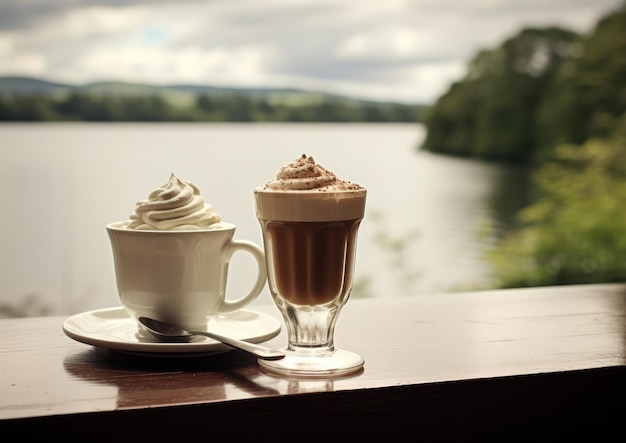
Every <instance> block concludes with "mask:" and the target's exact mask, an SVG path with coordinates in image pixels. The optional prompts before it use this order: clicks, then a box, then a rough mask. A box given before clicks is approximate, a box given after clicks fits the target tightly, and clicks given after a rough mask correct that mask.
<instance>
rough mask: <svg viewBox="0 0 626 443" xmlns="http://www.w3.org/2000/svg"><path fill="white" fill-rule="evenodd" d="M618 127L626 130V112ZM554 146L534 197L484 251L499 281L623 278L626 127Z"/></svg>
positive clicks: (511, 284)
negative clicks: (512, 226) (605, 136)
mask: <svg viewBox="0 0 626 443" xmlns="http://www.w3.org/2000/svg"><path fill="white" fill-rule="evenodd" d="M621 121H622V125H618V127H619V128H620V131H621V130H622V129H621V128H626V114H624V115H623V117H622V119H621ZM620 131H617V134H616V135H615V137H613V138H612V139H610V140H597V139H592V140H589V141H587V142H586V143H585V144H583V145H582V146H576V145H561V146H559V147H558V148H557V149H556V150H555V152H554V157H553V158H552V159H551V160H550V161H549V162H546V163H545V164H544V165H543V166H542V167H541V168H540V169H539V171H538V173H537V184H538V188H539V190H540V192H541V197H540V198H539V199H538V200H537V201H536V202H535V203H533V204H532V205H530V206H529V207H527V208H526V209H524V210H523V211H522V212H521V213H520V214H519V217H518V218H519V222H520V225H521V226H522V227H521V228H520V229H519V230H517V231H515V232H513V233H511V234H509V236H508V237H506V238H505V239H504V241H503V242H502V243H500V244H499V245H498V246H497V247H496V248H494V250H493V251H491V253H490V256H489V258H490V260H491V261H492V263H493V264H494V269H495V272H496V279H497V282H496V285H497V286H499V287H522V286H545V285H560V284H580V283H602V282H618V281H622V282H623V281H626V267H625V266H624V263H626V205H624V202H625V201H626V131H625V132H620Z"/></svg>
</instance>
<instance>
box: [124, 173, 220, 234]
mask: <svg viewBox="0 0 626 443" xmlns="http://www.w3.org/2000/svg"><path fill="white" fill-rule="evenodd" d="M220 221H221V217H220V216H219V215H218V214H216V213H215V212H214V211H213V207H212V206H211V205H210V204H208V203H206V202H205V201H204V197H202V195H200V190H199V189H198V187H197V186H196V185H194V184H193V183H191V182H188V181H184V180H181V179H179V178H178V177H176V176H175V175H174V174H173V173H172V174H171V175H170V179H169V181H168V182H167V183H166V184H164V185H163V186H161V187H160V188H158V189H155V190H154V191H152V192H151V193H150V195H149V196H148V199H147V200H140V201H138V202H137V203H136V204H135V213H134V214H132V215H131V216H130V220H129V221H128V224H127V225H126V228H128V229H136V230H194V229H196V230H197V229H206V228H208V227H212V225H215V224H217V223H219V222H220Z"/></svg>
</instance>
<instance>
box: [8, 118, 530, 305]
mask: <svg viewBox="0 0 626 443" xmlns="http://www.w3.org/2000/svg"><path fill="white" fill-rule="evenodd" d="M423 137H424V128H423V127H422V126H420V125H415V124H398V125H395V124H392V125H375V124H245V123H243V124H173V123H172V124H169V123H168V124H134V123H132V124H85V123H68V124H61V123H54V124H39V123H38V124H3V125H0V184H1V186H2V192H0V206H1V207H2V229H1V230H0V242H1V244H2V249H1V250H0V305H2V306H4V310H5V311H6V310H7V308H15V309H17V310H21V309H22V308H24V307H25V304H26V303H27V300H31V301H32V300H35V301H36V303H35V305H34V306H31V307H30V309H31V311H30V313H31V314H32V315H34V314H50V315H52V314H55V315H56V314H72V313H76V312H81V311H84V310H88V309H96V308H102V307H108V306H117V305H119V300H118V298H117V293H116V289H115V281H114V274H113V262H112V256H111V251H110V245H109V240H108V237H107V235H106V232H105V225H106V224H107V223H109V222H111V221H116V220H123V219H126V218H127V217H128V215H129V214H130V213H131V212H132V210H133V207H134V204H135V202H136V201H137V200H139V199H142V198H145V197H146V196H147V195H148V193H149V192H150V191H152V190H153V189H154V188H157V187H159V186H160V185H162V184H163V183H165V182H166V181H167V179H168V178H169V175H170V173H171V172H174V173H175V174H176V175H177V176H179V177H180V178H183V179H186V180H189V181H192V182H194V183H195V184H196V185H198V187H199V188H200V190H201V192H202V193H203V195H204V196H205V198H206V200H207V201H208V202H209V203H211V204H212V205H213V206H214V208H215V210H216V211H217V212H218V213H219V214H221V215H222V218H223V219H224V220H225V221H229V222H232V223H235V224H236V225H237V226H238V229H237V234H236V237H237V238H245V239H249V240H252V241H254V242H256V243H258V244H261V233H260V228H259V225H258V222H257V220H256V218H255V215H254V206H253V197H252V189H253V188H254V187H255V186H257V185H260V184H263V183H265V182H266V181H267V180H269V179H270V178H272V176H273V175H274V173H275V172H276V170H277V169H278V168H279V167H280V166H282V165H284V164H286V163H288V162H290V161H292V160H294V159H295V158H297V157H298V156H300V155H301V154H302V153H306V154H308V155H312V156H313V157H314V158H315V159H316V161H318V162H319V163H320V164H322V165H324V166H326V167H327V168H329V169H331V170H332V171H334V172H335V173H336V174H337V175H338V176H340V177H342V178H345V179H348V180H351V181H354V182H358V183H360V184H362V185H364V186H365V187H367V189H368V201H367V210H366V218H365V220H364V222H363V223H362V225H361V229H360V232H359V244H358V249H357V254H358V256H357V265H356V283H355V289H354V291H353V296H354V297H397V296H402V295H406V294H426V293H433V292H435V293H437V292H446V291H457V290H464V289H476V288H489V287H490V284H491V281H490V277H491V271H490V268H489V266H488V264H487V263H486V262H485V260H484V258H483V254H484V252H485V250H486V249H487V248H489V247H491V245H492V244H493V243H494V241H495V239H494V237H493V236H480V235H478V233H479V231H480V230H481V227H482V226H484V225H485V223H489V224H493V225H494V226H496V227H498V228H502V229H506V227H507V226H508V223H509V222H510V220H511V215H512V213H514V212H515V211H516V210H517V209H518V208H519V207H520V206H521V205H522V204H524V202H525V193H524V190H525V178H526V173H525V171H523V170H518V169H515V168H512V167H505V166H502V165H495V164H489V163H484V162H479V161H472V160H466V159H457V158H451V157H444V156H439V155H434V154H429V153H424V152H418V150H417V147H418V146H419V144H420V143H421V141H422V139H423ZM251 272H254V271H253V264H252V260H251V259H249V260H248V258H246V257H245V256H241V257H239V256H237V255H236V256H235V258H234V259H233V262H232V264H231V278H230V280H229V286H228V293H229V294H233V295H234V294H236V293H240V292H242V291H247V289H248V287H249V284H251V279H252V277H251V276H249V274H250V273H251ZM255 303H270V296H269V291H268V290H267V288H266V289H265V290H264V292H263V294H262V295H261V296H260V298H259V299H258V300H257V301H256V302H255ZM37 308H40V309H37ZM0 314H1V311H0Z"/></svg>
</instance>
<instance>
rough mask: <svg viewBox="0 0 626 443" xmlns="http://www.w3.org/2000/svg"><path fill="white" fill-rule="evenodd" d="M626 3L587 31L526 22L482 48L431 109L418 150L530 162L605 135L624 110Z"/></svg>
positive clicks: (625, 95)
mask: <svg viewBox="0 0 626 443" xmlns="http://www.w3.org/2000/svg"><path fill="white" fill-rule="evenodd" d="M625 79H626V7H624V6H623V7H621V8H620V9H618V10H617V11H615V12H613V13H611V14H609V15H608V16H606V17H605V18H603V19H601V20H600V21H599V22H598V24H597V26H596V28H595V29H594V31H593V32H592V33H591V34H590V35H589V36H580V35H577V34H576V33H574V32H572V31H568V30H565V29H561V28H554V27H552V28H545V29H525V30H522V31H521V32H520V33H518V34H517V35H516V36H514V37H512V38H510V39H508V40H506V41H505V42H504V43H503V44H502V45H500V46H499V47H498V48H496V49H493V50H484V51H481V52H479V53H478V54H477V55H476V57H475V58H474V59H473V60H472V61H471V63H470V64H469V66H468V71H467V75H466V76H465V78H464V79H463V80H462V81H459V82H457V83H454V84H453V85H452V86H451V87H450V89H449V91H448V92H447V93H446V94H444V95H443V96H442V97H441V98H440V99H439V100H438V101H437V103H436V104H435V105H434V106H433V108H432V109H431V111H430V113H429V115H428V117H427V119H426V125H427V127H428V135H427V137H426V139H425V141H424V144H423V145H422V148H423V149H426V150H430V151H433V152H439V153H445V154H454V155H463V156H468V157H476V158H483V159H489V160H502V161H508V162H517V163H532V162H536V161H537V160H538V159H541V158H545V157H547V156H549V155H550V151H551V150H552V149H553V148H554V147H555V146H556V145H558V144H560V143H577V144H580V143H583V142H584V141H585V140H587V139H588V138H590V137H606V136H607V135H608V134H609V133H610V132H611V131H612V130H613V128H614V126H615V125H616V124H617V122H618V121H619V118H620V116H621V114H622V113H623V112H624V110H625V109H626V87H625V85H626V80H625Z"/></svg>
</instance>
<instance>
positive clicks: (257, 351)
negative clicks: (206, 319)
mask: <svg viewBox="0 0 626 443" xmlns="http://www.w3.org/2000/svg"><path fill="white" fill-rule="evenodd" d="M139 321H140V322H141V324H142V325H144V326H145V327H146V329H147V330H148V331H150V333H152V335H154V336H155V337H157V338H158V339H159V340H163V341H175V340H178V341H181V340H188V339H189V338H190V337H191V336H194V335H204V336H205V337H209V338H212V339H213V340H217V341H219V342H221V343H224V344H225V345H228V346H231V347H233V348H235V349H239V350H241V351H245V352H249V353H251V354H254V355H256V356H257V357H258V358H262V359H264V360H280V359H281V358H284V357H285V354H284V353H282V352H281V351H276V350H274V349H269V348H266V347H264V346H260V345H257V344H254V343H250V342H247V341H243V340H237V339H236V338H232V337H224V336H223V335H219V334H216V333H214V332H208V331H188V330H186V329H183V328H179V327H178V326H174V325H170V324H167V323H163V322H162V321H159V320H155V319H153V318H148V317H139Z"/></svg>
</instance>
